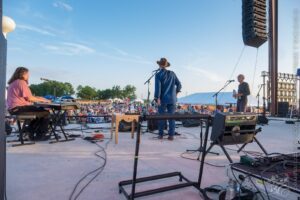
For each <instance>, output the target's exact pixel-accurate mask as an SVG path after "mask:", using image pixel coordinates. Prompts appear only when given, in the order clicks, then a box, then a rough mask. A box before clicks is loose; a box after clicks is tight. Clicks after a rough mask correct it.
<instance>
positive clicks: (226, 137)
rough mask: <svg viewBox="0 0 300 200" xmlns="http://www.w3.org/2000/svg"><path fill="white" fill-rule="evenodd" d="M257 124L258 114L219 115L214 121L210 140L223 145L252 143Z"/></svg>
mask: <svg viewBox="0 0 300 200" xmlns="http://www.w3.org/2000/svg"><path fill="white" fill-rule="evenodd" d="M256 123H257V115H256V114H242V113H217V114H216V115H215V117H214V119H213V125H212V132H211V138H210V140H211V141H212V142H214V143H217V144H221V145H233V144H244V143H249V142H252V141H253V138H254V136H255V134H256Z"/></svg>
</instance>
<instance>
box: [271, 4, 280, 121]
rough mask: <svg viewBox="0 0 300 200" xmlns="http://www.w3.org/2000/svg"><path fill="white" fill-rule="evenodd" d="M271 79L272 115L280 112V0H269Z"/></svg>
mask: <svg viewBox="0 0 300 200" xmlns="http://www.w3.org/2000/svg"><path fill="white" fill-rule="evenodd" d="M269 80H270V87H271V108H270V111H271V115H272V116H276V115H277V114H278V99H277V97H278V95H277V89H278V0H269Z"/></svg>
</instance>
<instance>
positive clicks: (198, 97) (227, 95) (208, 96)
mask: <svg viewBox="0 0 300 200" xmlns="http://www.w3.org/2000/svg"><path fill="white" fill-rule="evenodd" d="M214 94H215V92H200V93H194V94H191V95H188V96H185V97H181V98H179V99H178V103H182V104H201V105H215V98H214V97H212V96H213V95H214ZM260 102H261V103H262V101H260ZM230 103H232V104H235V103H236V99H235V98H233V97H232V92H220V93H219V95H218V104H219V105H228V104H230ZM248 105H251V106H256V105H257V99H256V98H255V97H254V96H251V95H250V96H248Z"/></svg>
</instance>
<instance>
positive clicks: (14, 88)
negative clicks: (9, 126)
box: [7, 67, 51, 139]
mask: <svg viewBox="0 0 300 200" xmlns="http://www.w3.org/2000/svg"><path fill="white" fill-rule="evenodd" d="M28 80H29V70H28V69H27V68H25V67H18V68H17V69H16V70H15V72H14V73H13V75H12V76H11V78H10V79H9V81H8V89H7V107H8V111H9V113H10V114H12V115H35V116H37V118H36V119H35V120H32V121H31V123H30V125H29V132H31V134H30V138H31V139H33V138H34V139H43V138H44V137H45V134H46V132H47V131H48V125H49V111H47V110H45V109H44V108H40V107H37V106H34V105H33V103H35V102H44V103H50V102H51V101H49V100H47V99H45V98H43V97H37V96H33V95H32V93H31V90H30V88H29V86H28ZM33 130H36V131H35V133H34V132H33Z"/></svg>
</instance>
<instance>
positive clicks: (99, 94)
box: [30, 81, 136, 100]
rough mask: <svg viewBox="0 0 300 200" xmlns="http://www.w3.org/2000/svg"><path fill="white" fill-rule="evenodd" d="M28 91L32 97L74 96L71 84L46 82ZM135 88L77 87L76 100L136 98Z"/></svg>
mask: <svg viewBox="0 0 300 200" xmlns="http://www.w3.org/2000/svg"><path fill="white" fill-rule="evenodd" d="M30 89H31V91H32V93H33V94H34V95H37V96H46V95H53V96H57V97H58V96H64V95H74V94H75V90H74V88H73V86H72V84H71V83H68V82H65V83H62V82H58V81H46V82H43V83H39V84H31V85H30ZM135 92H136V87H135V86H133V85H126V86H125V87H124V88H121V87H120V86H118V85H116V86H113V87H112V88H108V89H104V90H100V89H96V88H94V87H91V86H88V85H86V86H82V85H79V86H78V87H77V92H76V95H77V98H80V99H87V100H107V99H114V98H120V99H124V98H130V99H135V98H136V94H135Z"/></svg>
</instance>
